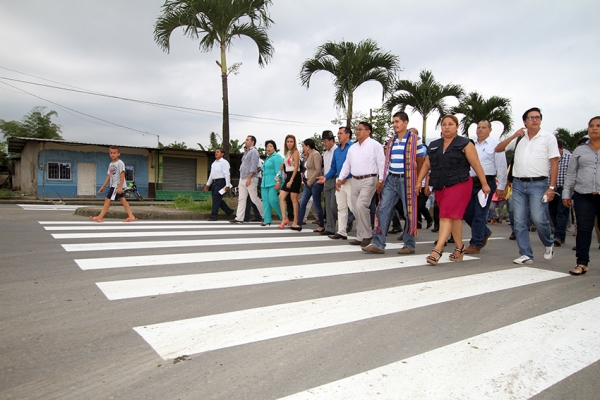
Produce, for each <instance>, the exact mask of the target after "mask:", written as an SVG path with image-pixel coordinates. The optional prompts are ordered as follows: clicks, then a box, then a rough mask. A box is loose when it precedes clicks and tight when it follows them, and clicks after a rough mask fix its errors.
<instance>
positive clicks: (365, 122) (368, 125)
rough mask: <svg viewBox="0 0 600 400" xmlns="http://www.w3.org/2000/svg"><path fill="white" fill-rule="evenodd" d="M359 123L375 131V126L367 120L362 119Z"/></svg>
mask: <svg viewBox="0 0 600 400" xmlns="http://www.w3.org/2000/svg"><path fill="white" fill-rule="evenodd" d="M358 124H359V125H362V126H364V127H365V128H367V129H368V130H369V131H370V132H371V133H372V132H373V126H372V125H371V124H370V123H368V122H367V121H360V122H359V123H358Z"/></svg>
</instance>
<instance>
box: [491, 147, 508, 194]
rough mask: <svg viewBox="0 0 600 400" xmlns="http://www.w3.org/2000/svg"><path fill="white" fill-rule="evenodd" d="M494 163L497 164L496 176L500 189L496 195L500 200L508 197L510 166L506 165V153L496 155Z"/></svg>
mask: <svg viewBox="0 0 600 400" xmlns="http://www.w3.org/2000/svg"><path fill="white" fill-rule="evenodd" d="M494 156H495V157H494V161H495V164H496V176H497V178H498V187H497V188H496V194H497V195H498V198H499V199H503V198H504V196H506V182H507V180H508V173H507V170H508V166H507V165H506V153H504V152H500V153H496V154H495V155H494Z"/></svg>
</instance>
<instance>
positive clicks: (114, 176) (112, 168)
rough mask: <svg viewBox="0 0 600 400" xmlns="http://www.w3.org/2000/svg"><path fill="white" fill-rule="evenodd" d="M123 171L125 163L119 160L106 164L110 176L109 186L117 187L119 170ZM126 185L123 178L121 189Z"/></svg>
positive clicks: (119, 180) (119, 175) (119, 177)
mask: <svg viewBox="0 0 600 400" xmlns="http://www.w3.org/2000/svg"><path fill="white" fill-rule="evenodd" d="M124 171H125V163H124V162H123V161H121V160H119V161H116V162H111V163H110V165H109V166H108V176H110V187H113V188H118V187H119V183H120V182H121V172H124ZM126 187H127V182H125V179H123V189H125V188H126Z"/></svg>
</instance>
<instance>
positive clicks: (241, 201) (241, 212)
mask: <svg viewBox="0 0 600 400" xmlns="http://www.w3.org/2000/svg"><path fill="white" fill-rule="evenodd" d="M247 200H248V188H247V187H246V181H245V180H242V179H240V184H239V186H238V207H237V211H236V214H235V220H236V221H242V222H243V221H244V217H245V215H246V201H247Z"/></svg>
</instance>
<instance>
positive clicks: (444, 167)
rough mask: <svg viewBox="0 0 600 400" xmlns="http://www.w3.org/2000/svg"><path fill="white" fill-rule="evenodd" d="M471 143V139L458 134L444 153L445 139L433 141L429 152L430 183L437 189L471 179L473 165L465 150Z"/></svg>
mask: <svg viewBox="0 0 600 400" xmlns="http://www.w3.org/2000/svg"><path fill="white" fill-rule="evenodd" d="M469 143H470V141H469V139H467V138H465V137H462V136H456V137H455V138H454V140H452V143H450V145H449V146H448V148H447V149H446V152H445V153H444V139H438V140H434V141H433V142H431V144H430V145H429V151H428V153H427V155H428V156H429V163H430V165H431V176H430V178H429V184H430V185H431V186H433V188H434V189H435V190H442V189H443V188H444V187H449V186H452V185H456V184H457V183H461V182H466V181H468V180H469V170H470V168H471V165H470V164H469V161H468V160H467V156H466V154H465V153H464V152H463V150H464V148H465V147H466V146H467V145H468V144H469Z"/></svg>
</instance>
